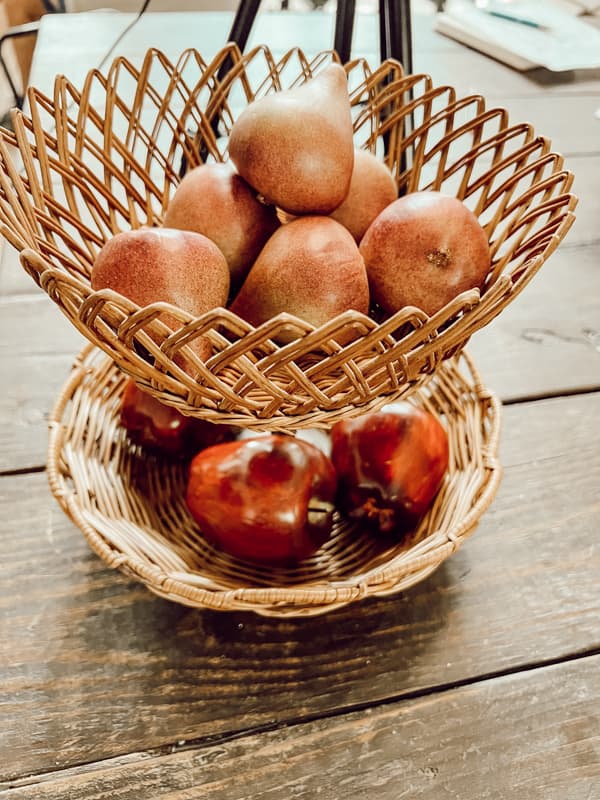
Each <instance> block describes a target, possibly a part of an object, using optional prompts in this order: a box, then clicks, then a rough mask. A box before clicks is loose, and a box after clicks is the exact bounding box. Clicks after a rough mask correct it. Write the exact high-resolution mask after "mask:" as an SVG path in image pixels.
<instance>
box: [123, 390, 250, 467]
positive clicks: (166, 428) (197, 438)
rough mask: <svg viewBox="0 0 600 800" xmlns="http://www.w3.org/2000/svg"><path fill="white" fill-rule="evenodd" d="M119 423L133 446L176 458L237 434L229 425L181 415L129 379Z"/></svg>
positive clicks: (191, 453) (124, 392)
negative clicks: (136, 445)
mask: <svg viewBox="0 0 600 800" xmlns="http://www.w3.org/2000/svg"><path fill="white" fill-rule="evenodd" d="M121 424H122V425H123V427H124V428H125V430H126V431H127V434H128V436H129V438H130V439H131V441H132V442H134V444H138V445H140V446H141V447H144V448H145V449H146V450H148V451H150V452H155V453H159V454H161V455H166V456H170V457H175V458H185V457H189V456H191V455H193V454H195V453H197V452H198V451H199V450H201V449H202V448H204V447H209V446H210V445H213V444H217V443H219V442H224V441H228V440H230V439H233V438H234V437H235V436H236V434H237V431H236V429H235V428H233V427H232V426H230V425H215V424H213V423H211V422H208V421H207V420H202V419H196V418H195V417H186V416H184V415H183V414H181V413H180V412H179V411H177V409H176V408H173V407H171V406H167V405H165V404H164V403H161V402H160V401H159V400H157V399H156V398H154V397H152V395H150V394H148V393H147V392H144V391H142V390H141V389H140V388H139V387H138V386H137V384H136V383H135V381H133V380H131V379H130V380H128V381H127V383H126V384H125V389H124V391H123V396H122V398H121Z"/></svg>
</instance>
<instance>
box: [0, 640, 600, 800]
mask: <svg viewBox="0 0 600 800" xmlns="http://www.w3.org/2000/svg"><path fill="white" fill-rule="evenodd" d="M599 790H600V656H592V657H588V658H582V659H578V660H576V661H573V662H569V663H566V664H560V665H555V666H550V667H546V668H541V669H536V670H532V671H528V672H525V673H521V674H517V675H510V676H506V677H503V678H501V679H497V680H493V681H484V682H481V683H477V684H475V685H473V686H464V687H461V688H458V689H453V690H449V691H446V692H442V693H438V694H433V695H430V696H427V697H420V698H417V699H413V700H410V701H407V702H403V703H394V704H392V705H389V706H383V707H379V708H375V709H368V710H367V711H361V712H356V713H352V714H347V715H344V716H341V717H334V718H329V719H321V720H317V721H315V722H311V723H309V724H302V725H294V726H292V727H287V728H283V729H279V730H275V731H269V732H266V733H262V734H260V735H254V736H247V737H242V738H240V739H237V740H234V741H231V742H223V743H219V744H214V745H212V746H208V747H202V748H193V749H184V750H181V751H179V752H175V753H172V754H168V755H163V756H161V755H158V754H154V755H150V754H147V755H145V756H144V755H142V756H140V758H139V759H138V760H137V761H133V760H132V761H130V762H129V763H127V764H118V763H116V764H110V763H107V764H97V765H95V766H93V767H89V768H84V769H76V770H73V771H69V772H68V773H67V774H63V775H58V776H51V775H48V776H44V777H43V778H42V780H41V781H40V782H38V783H35V784H33V785H29V786H21V787H18V786H17V787H15V788H13V789H11V790H7V791H4V792H3V791H0V798H4V800H43V798H49V797H69V798H70V800H80V799H81V800H96V799H98V800H100V798H105V797H107V796H113V795H114V796H117V795H118V797H119V798H122V800H129V799H131V800H134V798H136V800H137V798H139V797H153V798H161V797H162V798H169V800H184V798H192V797H197V796H199V795H201V796H202V798H207V799H209V798H215V800H216V799H217V798H218V800H250V798H252V800H256V799H257V798H264V797H269V798H282V800H283V798H285V800H287V798H289V797H295V798H301V799H302V798H304V799H305V800H309V799H310V800H312V798H314V797H316V796H319V797H322V798H324V800H338V798H339V797H340V796H341V795H342V793H343V796H344V797H345V798H347V799H348V800H354V799H356V800H359V798H363V797H365V796H367V797H372V796H374V793H376V796H377V798H380V799H381V800H386V799H387V798H389V800H397V798H401V797H419V798H423V800H439V798H440V797H442V796H444V797H460V798H461V800H481V798H487V799H488V800H506V798H508V797H515V798H516V797H527V798H528V800H564V798H566V797H568V798H569V800H591V798H595V797H597V796H598V793H599Z"/></svg>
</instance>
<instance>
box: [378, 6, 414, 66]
mask: <svg viewBox="0 0 600 800" xmlns="http://www.w3.org/2000/svg"><path fill="white" fill-rule="evenodd" d="M379 48H380V58H381V60H382V61H385V59H386V58H395V59H396V60H397V61H400V62H401V64H402V66H403V67H404V72H405V73H407V74H410V73H412V71H413V53H412V21H411V13H410V0H379Z"/></svg>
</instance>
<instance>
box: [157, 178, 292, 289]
mask: <svg viewBox="0 0 600 800" xmlns="http://www.w3.org/2000/svg"><path fill="white" fill-rule="evenodd" d="M164 225H165V227H166V228H179V229H180V230H187V231H195V232H196V233H202V234H203V235H204V236H208V238H209V239H212V241H213V242H214V243H215V244H216V245H217V247H218V248H219V250H220V251H221V252H222V253H223V255H224V256H225V259H226V260H227V263H228V264H229V271H230V273H231V283H232V287H234V288H235V287H239V286H240V285H241V283H242V281H243V280H244V278H245V277H246V274H247V273H248V271H249V269H250V267H251V266H252V264H253V263H254V262H255V260H256V257H257V256H258V254H259V253H260V251H261V250H262V248H263V246H264V244H265V242H266V241H267V239H268V238H269V236H270V235H271V234H272V233H273V231H274V230H275V229H276V228H277V227H278V226H279V220H278V219H277V214H276V212H275V208H274V207H273V206H267V205H265V204H264V203H261V202H260V201H259V200H258V198H257V196H256V191H254V190H253V189H252V188H251V187H250V186H249V185H248V184H247V183H246V181H245V180H244V179H243V178H242V177H241V176H240V175H238V174H236V172H235V171H234V169H233V168H232V166H231V165H230V164H201V165H200V166H198V167H195V168H194V169H192V170H190V171H189V172H188V173H186V175H185V177H184V178H183V180H182V181H181V183H180V184H179V186H178V187H177V189H176V190H175V193H174V194H173V197H172V198H171V201H170V203H169V206H168V208H167V212H166V214H165V218H164Z"/></svg>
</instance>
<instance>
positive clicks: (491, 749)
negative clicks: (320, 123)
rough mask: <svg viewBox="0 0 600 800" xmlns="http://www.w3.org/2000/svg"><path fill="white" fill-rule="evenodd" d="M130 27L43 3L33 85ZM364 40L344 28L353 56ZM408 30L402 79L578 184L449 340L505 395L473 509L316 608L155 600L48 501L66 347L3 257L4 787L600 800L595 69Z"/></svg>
mask: <svg viewBox="0 0 600 800" xmlns="http://www.w3.org/2000/svg"><path fill="white" fill-rule="evenodd" d="M131 20H132V17H131V16H126V15H125V16H115V15H107V14H94V15H93V16H92V15H88V14H80V15H73V16H68V15H67V16H61V17H49V18H47V19H46V20H44V23H43V25H42V30H41V33H40V37H39V41H38V47H37V51H36V56H35V61H34V68H33V75H32V82H34V83H36V84H37V85H39V86H42V87H44V88H46V90H48V91H49V90H50V86H51V81H52V76H53V75H54V73H55V72H57V71H66V72H67V73H68V74H70V75H72V76H73V78H74V80H75V81H77V80H80V79H81V77H82V76H83V74H84V73H85V71H86V70H87V69H88V68H90V67H91V66H94V65H95V64H97V63H99V62H100V61H101V60H102V57H103V55H105V53H106V52H107V50H108V49H109V47H110V45H111V43H112V42H113V41H114V39H115V38H116V36H117V34H118V32H119V31H120V30H122V29H124V28H125V26H126V25H127V24H129V22H131ZM230 20H231V16H230V15H229V14H204V15H201V14H195V15H194V14H192V15H185V16H179V15H177V14H170V15H169V14H161V15H152V14H148V15H147V16H146V17H143V18H142V19H141V20H140V21H139V22H138V23H137V25H136V26H135V27H134V28H133V29H132V30H131V31H130V32H129V33H128V34H127V35H126V36H125V38H124V39H123V40H122V41H121V42H120V44H119V45H118V47H117V50H116V51H115V52H122V53H127V54H128V55H129V56H130V57H131V58H133V59H139V58H140V57H141V56H142V55H143V53H144V52H145V50H146V48H147V47H148V46H150V45H157V46H160V47H161V48H162V49H164V50H165V51H166V52H167V53H169V54H171V55H177V54H178V53H179V51H180V50H181V49H182V48H183V47H185V46H188V45H195V46H198V47H199V48H200V49H202V50H203V52H204V53H205V54H206V55H210V54H211V53H212V52H214V51H215V50H216V49H217V48H218V47H219V46H220V45H221V44H222V43H223V41H224V37H225V36H226V32H227V30H228V27H229V24H230ZM316 20H318V24H316ZM332 26H333V21H332V17H331V16H327V15H322V16H319V17H318V18H317V17H314V16H313V17H308V16H301V15H299V16H294V15H287V16H286V15H279V16H278V15H274V16H266V15H265V16H263V17H261V19H260V20H259V22H258V24H257V26H256V28H255V31H254V34H253V37H252V38H253V41H254V42H258V41H265V42H267V43H268V44H271V45H273V46H274V48H275V49H277V50H285V49H286V48H287V47H288V46H290V45H292V44H302V45H303V46H305V47H306V48H307V50H308V51H314V50H316V49H319V48H320V47H321V46H327V45H328V44H329V43H330V41H331V38H330V37H331V35H332V29H333V27H332ZM376 42H377V21H376V19H374V18H373V17H370V18H363V19H361V20H360V22H359V23H358V26H357V31H356V40H355V51H357V52H358V51H359V50H360V51H361V52H367V53H368V52H369V50H371V53H372V55H371V57H372V58H376V57H377V56H376V54H375V53H373V52H372V51H374V49H375V46H376ZM414 43H415V69H416V70H417V71H418V70H421V71H426V72H429V73H430V74H432V75H433V77H434V79H435V81H436V82H440V83H441V82H444V83H446V82H447V83H452V84H454V85H455V86H456V87H457V89H458V90H459V92H461V93H471V92H480V93H482V94H483V95H485V96H486V97H487V98H488V100H489V101H490V102H491V103H497V104H500V105H504V106H506V107H507V108H508V109H509V110H510V112H511V116H512V118H513V119H514V120H515V121H524V120H526V121H530V122H532V123H533V124H534V125H535V126H536V129H537V130H539V132H541V133H544V134H546V135H548V136H549V137H551V138H552V139H553V142H554V145H555V148H556V149H557V150H559V151H561V152H562V153H564V154H565V156H566V163H567V166H568V167H569V168H570V169H572V170H573V171H574V173H575V174H576V181H575V187H574V188H575V191H576V193H577V194H579V196H580V204H579V209H578V219H577V221H576V223H575V225H574V227H573V229H572V230H571V232H570V234H569V235H568V237H567V240H566V241H565V243H563V245H561V247H560V248H559V249H558V251H557V253H556V254H555V255H554V256H553V257H552V259H551V260H550V262H549V263H548V264H547V265H546V266H545V267H544V269H543V270H542V271H541V273H540V274H539V275H538V276H537V277H536V279H535V280H534V282H533V283H532V285H531V286H530V287H529V288H528V289H527V290H526V291H525V292H524V293H523V295H521V297H520V298H519V299H518V300H517V301H516V302H515V303H514V304H513V305H512V306H511V307H510V308H509V309H507V310H506V311H505V312H504V313H503V314H502V315H501V316H500V318H499V319H498V320H496V321H495V322H494V323H493V324H492V325H490V326H489V327H488V328H487V329H485V330H484V331H481V332H480V333H479V334H477V335H476V336H475V337H474V339H473V341H472V343H471V345H470V352H471V353H472V354H473V355H474V356H475V358H476V359H477V363H478V366H479V369H480V370H481V372H482V374H483V376H484V378H485V380H486V382H487V383H488V385H489V386H490V387H491V388H492V389H494V390H495V391H496V392H497V393H498V394H499V395H500V396H501V398H502V399H503V400H504V401H505V407H504V421H503V437H502V449H501V459H502V462H503V465H504V468H505V476H504V479H503V483H502V486H501V490H500V492H499V495H498V497H497V499H496V501H495V503H494V504H493V506H492V508H491V509H490V510H489V511H488V513H487V514H486V515H485V516H484V518H483V520H482V522H481V524H480V527H479V529H478V531H477V533H476V534H475V536H474V537H473V538H471V539H470V540H469V541H468V542H467V543H466V545H465V546H464V547H463V548H461V550H459V551H458V552H457V553H456V554H455V555H454V556H453V557H452V558H451V559H449V560H448V561H447V562H445V563H444V565H443V566H442V567H441V568H439V569H438V570H437V572H435V573H434V574H433V575H432V576H431V577H430V578H429V579H428V580H426V581H424V582H423V583H421V584H419V585H418V586H416V587H415V588H413V589H412V590H410V591H408V592H406V593H404V594H401V595H399V596H395V597H390V598H388V599H381V600H373V601H368V602H364V603H362V604H359V605H353V606H350V607H348V608H346V609H344V610H340V611H338V612H335V613H332V614H330V615H326V616H323V617H317V618H313V619H304V620H293V619H288V620H285V621H277V620H269V619H264V618H260V617H257V616H255V615H253V614H250V613H247V614H244V613H235V614H232V613H219V612H199V611H195V610H190V609H187V608H184V607H181V606H178V605H175V604H171V603H168V602H166V601H163V600H160V599H158V598H156V597H154V596H153V595H152V594H150V592H148V591H147V590H146V589H144V588H143V587H142V586H141V585H139V584H136V583H132V582H131V581H129V580H128V579H126V578H125V577H123V576H122V575H121V574H120V573H117V572H113V571H110V570H109V569H107V568H105V566H104V565H103V563H102V562H101V561H100V560H99V559H98V558H97V557H96V556H95V555H94V554H92V553H91V552H90V551H89V549H88V547H87V545H86V543H85V541H84V539H83V537H82V536H81V535H80V533H79V531H78V530H77V529H76V528H75V527H74V526H73V525H72V524H71V523H70V522H69V521H68V520H67V518H66V517H65V516H64V515H63V513H62V511H61V510H60V509H59V507H58V505H57V504H56V502H55V501H54V500H53V499H52V497H51V496H50V493H49V490H48V485H47V481H46V476H45V474H44V463H45V448H46V438H47V433H46V424H45V419H46V416H47V414H48V411H49V409H50V407H51V405H52V402H53V399H54V397H55V395H56V393H57V392H58V390H59V387H60V386H61V384H62V383H63V382H64V380H65V379H66V377H67V374H68V371H69V367H70V364H71V362H72V360H73V357H74V355H75V353H76V352H77V351H78V350H79V349H80V347H81V346H82V344H83V342H82V340H81V338H80V336H79V334H77V332H76V331H75V330H74V329H73V328H72V327H71V326H70V325H69V324H68V323H67V322H66V321H65V319H64V318H63V317H62V316H61V315H60V313H59V311H58V310H57V308H56V307H55V306H54V305H53V304H52V303H51V301H50V300H49V299H48V298H47V296H46V295H45V294H43V293H42V292H40V290H38V289H37V288H36V287H35V285H34V284H33V282H32V281H31V280H30V278H28V277H27V276H26V275H25V273H24V272H23V271H22V270H21V269H20V268H19V267H18V265H17V263H16V259H15V257H14V253H12V252H10V251H9V250H8V248H6V252H5V254H4V259H3V261H2V266H1V271H0V348H1V350H0V354H1V357H0V383H1V385H2V392H1V393H0V470H1V471H0V520H1V522H0V525H1V530H2V539H1V541H2V557H1V560H0V564H1V566H0V570H1V575H2V579H1V582H0V603H1V606H2V616H1V618H0V619H1V622H0V661H1V666H0V670H1V672H0V675H1V677H0V694H1V696H2V706H1V708H2V716H1V719H2V722H1V723H0V798H1V800H23V799H25V798H27V800H31V798H47V797H52V798H59V797H60V798H63V797H64V798H66V797H68V798H75V799H76V798H85V800H91V798H96V797H97V798H106V797H119V798H123V799H124V798H132V799H133V798H135V799H136V800H138V798H163V797H164V798H169V800H183V798H200V797H201V798H204V799H206V798H219V800H229V799H230V798H252V799H253V800H256V799H257V798H263V797H264V798H283V799H285V800H289V798H307V799H308V798H311V800H312V798H316V797H322V798H327V800H339V798H345V799H346V800H351V799H352V798H368V799H369V800H374V798H377V799H378V800H379V799H380V798H381V800H383V798H390V800H398V799H399V798H403V797H406V798H417V797H418V798H430V799H431V800H434V799H435V800H442V798H459V799H460V800H481V799H482V798H502V799H503V800H506V798H515V799H517V798H518V800H532V798H533V799H536V798H540V800H542V798H543V800H554V798H555V799H556V800H596V799H597V798H600V593H599V586H600V546H599V539H598V535H599V532H600V425H599V424H598V419H599V417H600V263H599V262H600V234H599V230H598V219H599V218H600V200H599V196H600V192H599V191H598V189H599V186H600V119H598V114H595V112H596V111H597V109H598V108H599V107H600V73H599V72H591V73H576V74H572V73H570V74H566V75H551V74H549V73H547V72H544V71H543V70H534V71H532V72H530V73H526V74H520V73H517V72H515V71H512V70H511V69H509V68H506V67H504V66H502V65H500V64H498V63H496V62H494V61H492V60H491V59H488V58H486V57H485V56H483V55H479V54H477V53H475V52H472V51H469V50H468V49H466V48H464V47H461V46H459V45H458V44H455V43H453V42H451V41H450V40H448V39H444V38H442V37H440V36H437V35H436V34H435V33H433V32H432V17H431V16H427V15H422V14H420V13H419V14H415V21H414ZM24 320H26V321H27V324H26V325H23V324H22V323H23V321H24Z"/></svg>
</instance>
